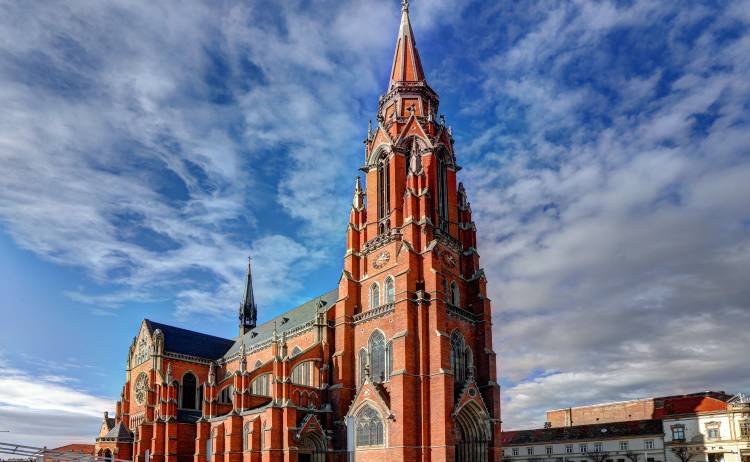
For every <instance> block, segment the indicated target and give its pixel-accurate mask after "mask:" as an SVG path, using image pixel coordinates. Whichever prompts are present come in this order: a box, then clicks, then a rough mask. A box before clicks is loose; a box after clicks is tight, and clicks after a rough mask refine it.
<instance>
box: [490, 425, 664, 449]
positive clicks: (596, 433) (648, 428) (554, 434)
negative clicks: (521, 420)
mask: <svg viewBox="0 0 750 462" xmlns="http://www.w3.org/2000/svg"><path fill="white" fill-rule="evenodd" d="M662 434H664V429H663V428H662V423H661V420H658V419H654V420H632V421H628V422H613V423H603V424H592V425H576V426H572V427H557V428H538V429H535V430H511V431H505V432H502V435H501V438H500V439H501V441H502V444H503V445H515V444H534V443H551V442H553V441H586V440H601V439H605V438H620V437H625V436H652V435H662Z"/></svg>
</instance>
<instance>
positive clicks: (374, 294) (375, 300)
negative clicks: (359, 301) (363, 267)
mask: <svg viewBox="0 0 750 462" xmlns="http://www.w3.org/2000/svg"><path fill="white" fill-rule="evenodd" d="M379 306H380V288H379V287H378V284H377V283H374V284H373V285H371V286H370V309H373V308H377V307H379Z"/></svg>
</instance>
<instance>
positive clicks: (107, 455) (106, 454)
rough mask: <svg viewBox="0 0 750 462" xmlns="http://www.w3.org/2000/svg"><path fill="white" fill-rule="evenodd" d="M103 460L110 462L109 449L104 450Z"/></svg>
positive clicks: (110, 452)
mask: <svg viewBox="0 0 750 462" xmlns="http://www.w3.org/2000/svg"><path fill="white" fill-rule="evenodd" d="M104 460H105V461H107V462H111V461H112V451H110V450H109V449H105V450H104Z"/></svg>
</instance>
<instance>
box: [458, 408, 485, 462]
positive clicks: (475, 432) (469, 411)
mask: <svg viewBox="0 0 750 462" xmlns="http://www.w3.org/2000/svg"><path fill="white" fill-rule="evenodd" d="M455 423H456V424H455V425H456V426H455V428H454V434H455V439H456V440H455V443H456V462H487V461H488V460H489V458H488V451H489V443H490V423H489V416H487V413H486V412H485V411H484V409H482V408H480V407H479V406H478V405H477V404H476V403H474V402H469V403H468V404H466V405H465V406H464V407H463V408H461V410H460V411H459V413H458V414H457V415H456V420H455Z"/></svg>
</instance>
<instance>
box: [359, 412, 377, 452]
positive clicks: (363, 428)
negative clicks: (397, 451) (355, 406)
mask: <svg viewBox="0 0 750 462" xmlns="http://www.w3.org/2000/svg"><path fill="white" fill-rule="evenodd" d="M355 432H356V441H357V446H358V447H360V446H377V445H381V444H383V418H382V417H380V413H379V412H378V411H376V410H375V409H373V408H372V407H371V406H365V407H364V408H363V409H362V410H361V411H359V413H358V414H357V419H356V423H355Z"/></svg>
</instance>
